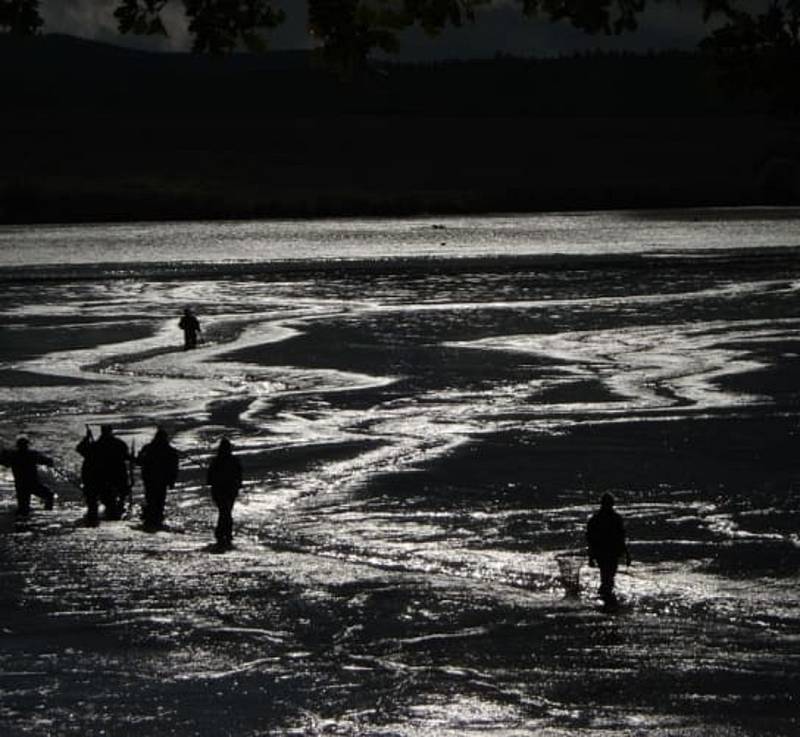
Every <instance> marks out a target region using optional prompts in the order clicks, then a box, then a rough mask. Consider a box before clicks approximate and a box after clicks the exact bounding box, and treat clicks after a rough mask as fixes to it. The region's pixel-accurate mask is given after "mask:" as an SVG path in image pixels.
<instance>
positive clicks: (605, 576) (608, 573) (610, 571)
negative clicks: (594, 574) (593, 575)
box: [597, 558, 617, 597]
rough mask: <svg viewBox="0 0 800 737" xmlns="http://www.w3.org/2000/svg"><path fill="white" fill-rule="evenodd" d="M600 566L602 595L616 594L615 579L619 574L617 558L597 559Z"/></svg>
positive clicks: (610, 595)
mask: <svg viewBox="0 0 800 737" xmlns="http://www.w3.org/2000/svg"><path fill="white" fill-rule="evenodd" d="M597 562H598V565H599V566H600V596H602V597H613V596H614V582H615V581H614V579H615V578H616V575H617V559H616V558H608V559H605V560H599V561H597Z"/></svg>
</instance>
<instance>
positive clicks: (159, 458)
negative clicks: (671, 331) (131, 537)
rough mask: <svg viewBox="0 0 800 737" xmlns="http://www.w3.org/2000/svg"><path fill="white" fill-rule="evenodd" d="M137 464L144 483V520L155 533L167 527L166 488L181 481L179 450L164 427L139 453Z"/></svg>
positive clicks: (158, 430)
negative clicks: (165, 522)
mask: <svg viewBox="0 0 800 737" xmlns="http://www.w3.org/2000/svg"><path fill="white" fill-rule="evenodd" d="M136 463H138V464H139V466H141V469H142V483H143V484H144V509H143V510H142V521H143V522H144V526H145V528H147V529H153V530H156V529H158V528H159V527H162V526H163V524H164V505H165V504H166V501H167V489H171V488H172V487H173V486H175V481H177V479H178V451H177V450H175V448H173V447H172V446H171V445H170V442H169V436H168V435H167V431H166V430H164V428H163V427H159V428H158V429H157V430H156V433H155V435H153V439H152V440H151V441H150V442H149V443H147V445H145V446H144V447H143V448H142V449H141V450H140V451H139V455H138V456H137V457H136Z"/></svg>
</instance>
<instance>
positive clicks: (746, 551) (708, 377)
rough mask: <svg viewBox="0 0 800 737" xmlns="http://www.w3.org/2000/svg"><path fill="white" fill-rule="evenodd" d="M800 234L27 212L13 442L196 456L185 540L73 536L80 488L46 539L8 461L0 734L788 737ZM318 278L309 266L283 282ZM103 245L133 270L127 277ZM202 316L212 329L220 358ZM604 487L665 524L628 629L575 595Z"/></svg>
mask: <svg viewBox="0 0 800 737" xmlns="http://www.w3.org/2000/svg"><path fill="white" fill-rule="evenodd" d="M695 217H697V218H698V220H695V219H694V218H695ZM798 223H800V218H798V217H797V216H796V215H795V214H794V213H792V212H788V213H787V212H782V213H772V214H769V213H767V214H762V216H761V217H759V216H758V215H757V214H756V213H744V214H741V213H740V214H739V215H738V216H734V215H733V214H732V213H730V212H716V213H696V214H691V213H690V214H686V213H673V214H662V215H659V216H646V217H645V216H641V217H638V218H637V217H635V216H634V215H633V214H625V213H599V214H593V215H586V214H583V215H548V216H537V217H525V218H483V219H458V218H448V219H444V220H441V221H439V220H437V221H436V222H430V221H422V220H418V221H384V220H375V221H336V222H317V223H272V224H264V223H236V224H219V225H215V224H208V223H194V224H174V225H129V226H92V227H69V228H31V229H3V230H2V231H0V259H2V264H3V265H2V266H0V279H2V280H3V282H4V287H5V289H4V291H3V294H2V295H1V296H0V314H2V316H3V320H4V324H3V329H2V337H3V344H2V350H1V351H0V376H3V377H4V381H3V382H2V383H0V401H1V402H2V406H1V407H0V430H2V437H3V440H4V442H6V443H8V442H9V441H10V440H11V439H13V437H14V435H16V434H17V433H19V432H26V433H28V434H29V435H30V436H31V437H32V438H33V440H34V442H35V443H36V444H37V445H38V446H40V447H41V448H42V449H43V450H45V451H47V452H50V453H52V454H53V455H55V456H56V458H57V460H58V464H59V469H60V471H64V470H68V471H69V472H71V473H72V474H73V476H74V475H75V474H77V472H78V464H79V458H78V456H77V455H76V454H75V453H74V452H73V448H74V445H75V443H76V442H77V440H78V438H79V437H80V436H81V435H82V433H83V429H84V425H85V423H90V424H92V425H96V424H99V423H101V422H108V421H110V422H113V423H115V424H116V425H117V427H118V431H119V433H120V434H121V435H122V436H123V437H124V438H125V439H126V440H133V441H135V442H136V444H137V447H141V444H142V443H144V442H146V441H147V439H148V438H149V437H150V435H151V434H152V431H153V428H154V426H155V425H156V424H157V423H163V424H165V425H166V426H167V427H168V428H169V429H170V430H171V431H172V432H173V434H174V438H175V444H176V445H177V446H178V447H179V449H180V450H181V453H182V469H183V470H182V474H181V478H180V481H179V484H178V487H177V488H176V489H175V490H174V491H173V492H172V493H171V495H170V498H169V504H168V521H169V524H170V527H169V529H167V530H166V531H162V532H159V533H157V534H149V535H147V534H144V533H143V532H142V531H141V530H139V529H137V527H136V524H135V520H128V521H124V522H121V523H108V524H103V525H101V526H100V527H99V528H85V527H83V526H81V525H80V524H76V520H78V518H79V516H80V509H81V505H80V499H79V496H78V494H77V493H76V491H75V490H74V489H71V488H70V487H69V485H68V483H67V482H66V481H65V480H64V478H65V477H64V476H63V475H62V476H58V477H55V476H54V477H52V478H51V479H50V481H51V482H52V483H53V484H54V485H55V486H56V487H57V488H58V490H59V493H60V495H61V498H60V504H59V507H58V508H57V510H56V511H55V512H54V513H52V514H49V515H45V514H43V513H39V512H37V513H36V514H34V516H33V517H32V518H31V520H30V521H28V522H25V523H18V524H16V525H15V524H14V523H13V520H11V518H10V517H9V515H8V514H7V513H8V511H9V509H10V506H11V491H10V477H9V475H8V474H7V472H5V471H3V472H2V475H0V491H2V498H1V499H0V504H1V505H2V509H0V517H2V519H3V521H4V524H5V525H6V530H5V531H6V532H7V534H4V536H3V538H2V542H0V555H2V558H3V562H4V564H6V571H7V573H4V574H3V579H4V583H5V582H8V583H9V585H8V586H6V587H4V589H3V593H2V595H0V604H3V605H4V606H5V607H6V610H8V611H12V612H14V613H15V615H14V618H13V619H11V620H9V623H8V625H5V624H4V625H3V627H4V630H3V634H2V635H0V636H2V637H3V644H4V645H8V647H7V648H6V649H5V650H4V651H3V652H2V653H0V666H2V668H3V670H4V672H5V673H6V674H9V675H5V676H3V678H2V679H0V691H2V697H3V699H2V705H0V720H2V721H4V722H5V723H7V724H9V725H11V728H12V732H11V733H12V734H36V733H37V730H38V731H39V732H41V731H42V730H50V731H54V730H56V728H57V729H58V730H60V731H57V732H54V733H58V734H76V735H77V734H81V735H83V734H88V733H99V732H100V730H106V732H107V733H109V734H125V733H130V732H131V731H133V730H143V731H146V732H147V733H148V734H154V735H160V734H164V735H166V734H208V735H212V734H213V735H218V734H225V733H234V732H235V733H236V734H242V735H250V734H252V735H255V734H268V733H275V734H304V735H305V734H364V735H380V734H385V735H440V734H453V735H456V734H458V735H461V734H471V733H474V734H482V735H486V734H497V735H504V736H505V735H515V734H545V735H562V734H563V735H566V734H570V735H573V734H603V735H609V734H614V735H617V734H618V735H640V734H645V733H646V734H648V735H649V734H657V735H670V736H672V735H682V736H684V737H685V736H687V735H701V734H702V735H708V734H711V735H715V734H719V735H725V736H726V737H730V735H734V734H736V735H739V734H741V735H745V734H746V735H756V734H759V735H760V734H763V733H766V731H767V730H769V729H772V728H773V726H774V730H773V731H774V733H776V734H790V733H791V732H792V729H793V728H794V727H795V726H797V723H796V716H795V710H794V708H793V702H792V698H793V697H792V694H793V693H794V691H796V686H797V672H796V667H795V666H796V658H797V643H798V631H800V628H799V627H798V625H799V624H800V604H798V601H797V597H796V595H795V593H796V586H797V583H798V580H797V570H798V569H797V563H798V561H800V546H799V545H798V534H797V529H798V524H800V508H799V507H798V497H797V493H796V492H797V486H796V484H797V479H796V465H792V464H793V463H794V461H793V460H792V459H793V457H794V456H793V453H792V452H791V449H793V448H794V447H795V446H796V440H797V427H798V406H800V402H799V401H798V388H797V386H798V385H797V382H796V381H795V380H794V378H793V377H796V376H797V375H798V371H800V342H799V339H798V327H799V326H800V290H799V289H798V285H800V271H799V270H800V258H798V247H799V246H800V244H798V243H797V233H798V232H800V229H799V228H797V224H798ZM432 225H437V226H438V225H443V226H445V227H444V228H441V227H436V228H432V227H431V226H432ZM20 246H25V248H24V249H20ZM754 246H763V247H765V248H762V249H761V250H752V249H753V247H754ZM767 246H768V247H769V248H766V247H767ZM743 249H744V250H743ZM747 249H750V250H747ZM223 251H224V254H225V257H224V258H223V259H220V258H219V254H220V252H223ZM667 252H668V253H669V255H670V257H669V258H664V257H663V255H664V254H665V253H667ZM712 252H713V253H712ZM552 253H560V254H580V255H575V256H573V257H562V258H560V259H557V260H555V261H554V260H553V259H551V258H550V255H551V254H552ZM396 254H402V256H403V257H404V258H406V257H426V258H427V257H430V259H431V260H430V262H423V261H417V262H415V263H409V262H407V261H403V262H400V261H397V260H393V257H394V256H395V255H396ZM626 254H627V255H626ZM462 256H469V257H472V260H470V261H469V263H466V262H463V263H462V264H461V265H459V264H460V261H459V259H460V257H462ZM623 256H624V257H623ZM455 257H459V258H455ZM478 257H486V258H483V259H482V260H481V258H478ZM331 258H336V259H341V258H344V259H353V260H354V261H357V262H358V263H357V264H353V265H351V266H350V267H346V266H343V265H340V266H338V267H336V268H332V267H331V265H330V264H329V263H328V260H329V259H331ZM291 259H294V260H296V261H298V262H299V264H300V266H301V267H302V268H297V266H298V264H295V265H294V266H293V267H292V268H291V269H288V270H286V271H285V272H281V271H280V268H279V266H278V265H276V263H275V262H276V261H282V260H291ZM380 259H384V261H383V262H381V261H380ZM93 260H97V261H103V262H111V261H118V262H119V263H120V264H121V263H123V262H124V263H125V267H124V273H123V274H121V277H124V278H110V275H111V272H114V271H119V267H118V265H112V266H108V267H104V268H101V269H98V268H96V267H95V266H93V265H91V262H92V261H93ZM251 260H252V261H253V263H252V268H250V267H249V266H248V267H247V268H246V269H245V268H243V267H242V264H241V263H239V264H229V263H225V262H227V261H237V262H241V261H245V262H249V261H251ZM191 261H199V262H209V263H210V264H211V265H212V266H213V268H206V265H203V264H191V263H189V262H191ZM162 262H171V263H173V264H177V263H180V264H182V265H181V266H180V267H179V268H180V272H181V273H180V275H177V274H176V273H175V270H174V269H173V270H172V271H171V272H170V273H169V274H166V273H165V272H164V271H163V270H162V268H161V266H160V265H159V264H161V263H162ZM699 263H702V265H701V266H699V265H698V264H699ZM44 264H47V266H46V267H44V266H43V265H44ZM464 264H466V265H464ZM32 275H38V276H42V277H43V280H42V281H41V283H38V284H37V285H36V288H35V289H32V288H31V282H30V281H26V279H27V278H28V277H31V276H32ZM187 303H189V304H192V305H194V306H195V308H196V309H197V311H198V313H199V314H200V316H201V320H202V322H203V325H204V329H205V343H203V344H202V345H201V346H200V348H198V349H197V350H196V351H193V352H190V353H185V352H183V351H181V350H179V343H180V335H179V332H178V330H177V327H176V321H177V314H178V313H179V311H180V310H181V309H182V307H183V306H184V305H185V304H187ZM222 434H227V435H229V436H230V437H231V438H232V439H233V441H234V444H235V446H236V447H237V449H238V451H239V452H240V453H241V456H242V459H243V462H244V464H245V468H246V469H247V474H246V482H245V489H244V491H243V494H242V497H241V499H240V501H239V503H238V504H237V508H236V513H235V517H236V523H237V536H236V549H235V550H233V551H232V552H231V553H229V554H226V555H220V554H217V553H215V551H214V549H213V548H212V547H211V546H210V544H209V542H210V538H211V533H210V530H211V527H212V525H213V513H212V510H211V507H210V504H209V501H208V498H207V496H206V494H207V491H206V488H205V486H204V468H205V465H206V463H207V460H208V457H209V456H210V454H211V453H212V451H213V448H214V446H215V444H216V442H217V441H218V439H219V437H220V436H221V435H222ZM606 490H610V491H613V492H614V493H615V494H616V495H617V496H618V497H619V505H620V509H621V511H622V513H623V514H624V515H625V518H626V520H627V521H628V525H629V528H630V531H631V537H632V540H633V542H632V545H631V548H632V552H633V556H634V563H633V565H632V566H631V568H629V569H628V568H624V567H623V568H622V570H621V571H620V574H619V577H618V589H619V592H620V594H621V596H622V600H623V604H622V606H621V608H620V609H619V610H618V611H616V612H608V611H604V610H603V609H602V608H601V607H599V605H598V604H597V602H596V601H595V593H594V592H595V587H596V585H597V580H596V578H597V573H596V571H595V570H593V569H591V568H589V567H588V565H585V564H584V565H582V566H581V567H580V569H579V581H578V585H577V590H576V591H575V592H573V593H575V594H576V596H572V597H569V596H565V593H566V592H565V587H564V583H565V582H564V581H563V580H562V578H561V573H560V571H559V566H558V562H557V559H558V558H557V556H559V555H563V554H570V553H571V554H574V555H580V553H581V551H582V549H583V528H584V525H585V521H586V518H587V517H588V515H589V514H590V513H591V511H592V509H593V508H594V506H595V504H596V501H597V498H598V496H599V495H600V494H601V493H602V492H603V491H606ZM137 495H138V501H141V489H140V488H137ZM120 693H124V694H125V695H126V697H125V699H124V700H121V699H120V698H119V694H120ZM665 694H669V697H668V698H666V697H665V696H664V695H665ZM765 710H766V711H768V712H769V714H770V715H771V716H770V717H769V719H771V721H770V723H769V724H767V725H766V726H765V722H764V719H763V713H764V712H765ZM32 714H38V715H40V717H32V716H31V715H32Z"/></svg>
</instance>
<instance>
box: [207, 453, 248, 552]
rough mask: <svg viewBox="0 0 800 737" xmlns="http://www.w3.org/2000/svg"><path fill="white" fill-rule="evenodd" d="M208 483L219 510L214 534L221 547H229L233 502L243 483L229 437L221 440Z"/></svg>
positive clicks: (209, 468) (209, 469) (231, 532)
mask: <svg viewBox="0 0 800 737" xmlns="http://www.w3.org/2000/svg"><path fill="white" fill-rule="evenodd" d="M206 483H207V484H208V485H209V486H210V487H211V498H212V499H213V500H214V504H216V505H217V510H218V511H219V516H218V518H217V527H216V529H215V530H214V536H215V537H216V538H217V544H218V545H219V547H220V548H223V549H225V548H229V547H230V546H231V544H232V542H233V516H232V512H233V503H234V502H235V501H236V497H237V496H238V494H239V488H240V487H241V485H242V466H241V464H240V463H239V459H238V458H237V457H236V456H234V455H233V448H232V447H231V442H230V440H228V439H227V438H223V439H222V440H220V441H219V447H218V448H217V454H216V455H215V456H214V458H212V459H211V464H210V465H209V467H208V475H207V476H206Z"/></svg>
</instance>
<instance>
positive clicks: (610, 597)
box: [586, 493, 631, 602]
mask: <svg viewBox="0 0 800 737" xmlns="http://www.w3.org/2000/svg"><path fill="white" fill-rule="evenodd" d="M586 541H587V542H588V544H589V565H590V566H594V565H595V563H596V564H597V565H598V566H599V567H600V596H601V598H602V599H603V601H606V602H614V601H615V600H616V596H615V595H614V578H615V576H616V575H617V567H618V566H619V559H620V558H621V557H622V556H625V561H626V563H627V565H630V564H631V556H630V554H629V553H628V545H627V542H626V540H625V524H624V523H623V521H622V517H620V516H619V514H617V512H616V511H614V496H613V495H612V494H609V493H606V494H603V496H602V497H601V498H600V509H599V510H598V511H597V512H595V513H594V514H593V515H592V516H591V517H590V518H589V523H588V525H587V526H586Z"/></svg>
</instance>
